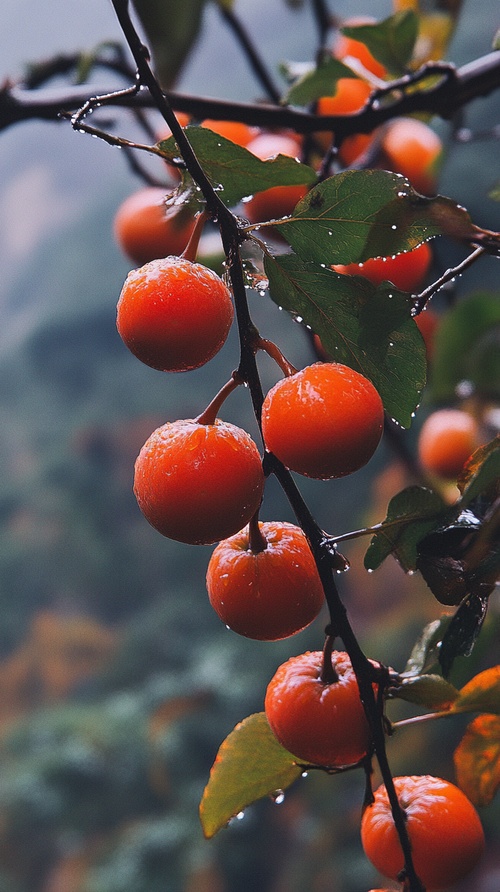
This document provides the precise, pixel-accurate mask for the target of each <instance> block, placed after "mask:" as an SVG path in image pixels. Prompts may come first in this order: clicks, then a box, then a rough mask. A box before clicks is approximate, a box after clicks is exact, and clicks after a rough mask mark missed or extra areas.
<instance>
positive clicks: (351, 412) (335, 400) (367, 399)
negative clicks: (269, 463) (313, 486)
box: [262, 362, 384, 480]
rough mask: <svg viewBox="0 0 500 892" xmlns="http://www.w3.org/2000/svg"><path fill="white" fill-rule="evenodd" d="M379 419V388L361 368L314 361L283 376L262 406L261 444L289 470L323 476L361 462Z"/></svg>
mask: <svg viewBox="0 0 500 892" xmlns="http://www.w3.org/2000/svg"><path fill="white" fill-rule="evenodd" d="M383 424H384V407H383V404H382V400H381V398H380V395H379V393H378V391H377V390H376V389H375V387H374V386H373V384H372V383H371V381H369V380H368V378H365V377H364V375H361V374H360V372H357V371H355V370H354V369H351V368H349V367H348V366H346V365H342V364H341V363H337V362H316V363H314V364H313V365H310V366H307V367H306V368H304V369H302V370H301V371H299V372H296V373H295V374H294V375H290V376H289V377H286V378H282V379H281V380H280V381H278V383H277V384H275V385H274V387H272V388H271V390H270V391H269V392H268V393H267V395H266V397H265V399H264V404H263V407H262V434H263V437H264V442H265V444H266V448H267V449H268V450H269V451H270V452H273V453H274V454H275V455H276V456H277V458H279V459H280V461H282V462H283V464H284V465H286V467H287V468H289V469H290V470H292V471H297V472H298V473H299V474H304V475H305V476H306V477H315V478H319V479H321V480H328V479H330V478H331V477H344V476H345V475H346V474H351V473H352V472H353V471H357V470H358V469H359V468H362V467H363V465H365V464H366V463H367V462H368V461H369V460H370V458H371V457H372V455H373V453H374V452H375V450H376V448H377V446H378V444H379V441H380V438H381V436H382V429H383Z"/></svg>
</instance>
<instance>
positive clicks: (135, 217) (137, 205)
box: [113, 186, 195, 266]
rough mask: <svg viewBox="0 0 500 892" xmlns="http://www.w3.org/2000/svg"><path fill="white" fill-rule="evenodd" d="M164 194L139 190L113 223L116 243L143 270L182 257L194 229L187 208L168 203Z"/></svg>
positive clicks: (126, 201) (157, 189)
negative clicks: (162, 260) (154, 262)
mask: <svg viewBox="0 0 500 892" xmlns="http://www.w3.org/2000/svg"><path fill="white" fill-rule="evenodd" d="M165 199H166V195H165V190H164V189H161V188H156V187H154V186H148V187H145V188H144V189H139V190H138V191H137V192H134V193H133V194H132V195H129V196H128V198H126V199H125V201H124V202H123V203H122V204H121V205H120V207H119V208H118V211H117V212H116V215H115V219H114V224H113V225H114V233H115V238H116V241H117V242H118V244H119V246H120V247H121V249H122V251H123V252H124V253H125V254H126V255H127V257H129V258H130V260H132V262H133V263H135V264H137V266H142V265H143V264H144V263H148V261H150V260H155V259H156V258H158V257H166V256H167V255H168V254H182V252H183V251H184V248H185V247H186V245H187V243H188V241H189V237H190V235H191V232H192V231H193V227H194V222H195V221H194V218H193V216H192V214H191V213H190V212H186V208H184V207H179V206H178V205H167V204H166V203H165Z"/></svg>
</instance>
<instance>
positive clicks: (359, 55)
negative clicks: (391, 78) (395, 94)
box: [332, 16, 387, 79]
mask: <svg viewBox="0 0 500 892" xmlns="http://www.w3.org/2000/svg"><path fill="white" fill-rule="evenodd" d="M374 24H376V20H375V19H374V18H371V17H370V16H357V17H354V16H353V17H352V18H350V19H346V20H345V21H344V22H342V27H344V28H345V27H347V26H349V27H356V26H358V25H374ZM332 55H333V56H335V58H336V59H340V60H341V61H342V62H345V64H346V65H349V59H354V60H355V61H357V62H360V63H361V65H362V66H363V68H366V70H367V71H370V72H371V74H374V75H375V77H378V78H381V79H382V78H384V77H385V76H386V75H387V70H386V68H385V67H384V65H382V63H381V62H379V61H378V59H376V58H375V56H373V55H372V53H371V52H370V50H369V49H368V47H367V46H366V44H364V43H363V42H362V41H361V40H356V39H355V38H354V37H348V36H347V34H342V31H339V32H338V33H337V34H336V36H335V41H334V44H333V49H332Z"/></svg>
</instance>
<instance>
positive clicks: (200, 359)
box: [116, 256, 234, 372]
mask: <svg viewBox="0 0 500 892" xmlns="http://www.w3.org/2000/svg"><path fill="white" fill-rule="evenodd" d="M233 317H234V308H233V303H232V300H231V294H230V291H229V289H228V288H227V286H226V285H225V284H224V282H223V281H222V279H221V278H219V276H218V275H217V274H216V273H215V272H213V270H211V269H208V267H206V266H203V265H202V264H200V263H193V262H191V261H190V260H185V259H184V258H182V257H174V256H172V257H165V258H163V259H160V260H152V261H151V262H150V263H147V264H145V265H144V266H142V267H140V268H139V269H135V270H132V271H131V272H130V273H129V274H128V276H127V278H126V280H125V284H124V286H123V288H122V292H121V294H120V298H119V300H118V305H117V315H116V325H117V328H118V332H119V334H120V337H121V338H122V340H123V341H124V343H125V344H126V345H127V347H128V348H129V350H131V352H132V353H133V354H134V356H137V358H138V359H140V360H141V361H142V362H144V363H145V364H146V365H149V366H151V368H153V369H158V370H160V371H164V372H185V371H189V370H190V369H195V368H199V367H200V366H202V365H204V364H205V363H206V362H208V361H209V360H210V359H212V357H213V356H215V354H216V353H217V352H218V351H219V350H220V349H221V347H222V346H223V344H224V342H225V340H226V338H227V335H228V333H229V329H230V327H231V323H232V321H233Z"/></svg>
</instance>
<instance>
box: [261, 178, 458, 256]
mask: <svg viewBox="0 0 500 892" xmlns="http://www.w3.org/2000/svg"><path fill="white" fill-rule="evenodd" d="M273 225H274V226H275V227H276V228H279V230H280V232H281V234H282V235H283V236H284V237H285V238H286V240H287V241H288V243H289V244H290V245H291V246H292V248H293V249H294V251H295V252H296V253H297V254H298V255H299V256H300V257H302V259H303V260H313V261H315V262H316V263H325V264H336V263H342V264H348V263H356V262H362V261H364V260H368V258H370V257H388V256H390V255H392V254H397V253H400V252H401V251H408V250H411V249H412V248H416V247H417V245H419V244H421V242H423V241H425V240H426V239H429V238H432V237H433V236H435V235H440V234H443V233H446V234H448V235H452V236H454V237H458V238H466V237H467V236H468V235H471V232H472V223H471V221H470V218H469V215H468V214H467V212H466V211H464V209H463V208H460V207H458V205H456V204H455V203H454V202H452V201H451V200H450V199H447V198H443V197H441V196H437V197H436V198H424V197H423V196H421V195H418V194H417V193H416V192H414V190H413V189H412V188H411V186H410V184H409V183H408V180H406V179H405V178H404V177H402V176H401V175H400V174H395V173H390V172H389V171H386V170H346V171H343V172H342V173H339V174H337V175H336V176H333V177H330V178H329V179H327V180H325V181H324V182H322V183H318V185H316V186H314V188H313V189H311V190H310V191H309V192H308V193H307V195H305V196H304V198H302V199H301V201H299V203H298V204H297V206H296V207H295V210H294V212H293V214H292V216H290V217H287V218H284V219H283V220H282V221H278V222H277V223H274V224H273Z"/></svg>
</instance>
